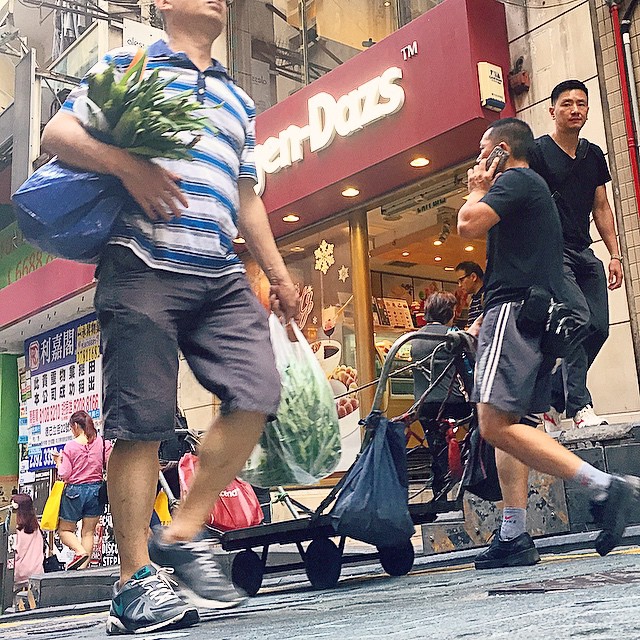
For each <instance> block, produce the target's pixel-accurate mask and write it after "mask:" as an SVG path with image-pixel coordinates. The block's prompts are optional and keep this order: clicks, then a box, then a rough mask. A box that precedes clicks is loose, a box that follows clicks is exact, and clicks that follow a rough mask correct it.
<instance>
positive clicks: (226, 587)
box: [149, 533, 244, 609]
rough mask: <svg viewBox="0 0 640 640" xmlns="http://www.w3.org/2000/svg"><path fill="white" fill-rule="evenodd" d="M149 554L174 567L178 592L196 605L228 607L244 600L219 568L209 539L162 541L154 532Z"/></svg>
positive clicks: (217, 607)
mask: <svg viewBox="0 0 640 640" xmlns="http://www.w3.org/2000/svg"><path fill="white" fill-rule="evenodd" d="M149 556H150V558H151V561H152V562H153V563H154V564H156V565H158V566H160V567H171V569H173V577H174V578H175V579H176V581H177V582H178V587H179V589H178V591H179V593H180V594H181V595H183V596H184V597H185V599H187V600H188V601H189V602H191V604H193V605H195V606H197V607H202V608H205V609H228V608H230V607H237V606H238V605H239V604H241V603H242V602H243V601H244V597H243V596H241V595H240V594H239V593H238V592H237V591H236V589H235V587H234V586H233V584H232V583H231V581H230V580H229V578H227V576H226V575H225V574H224V573H223V571H222V569H220V566H219V564H218V561H217V560H216V558H215V555H214V553H213V549H212V547H211V541H209V540H198V541H191V542H164V541H163V540H162V539H161V538H160V534H159V533H156V534H154V535H153V537H152V538H151V540H150V541H149Z"/></svg>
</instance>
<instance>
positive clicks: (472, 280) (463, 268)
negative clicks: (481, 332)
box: [456, 260, 484, 327]
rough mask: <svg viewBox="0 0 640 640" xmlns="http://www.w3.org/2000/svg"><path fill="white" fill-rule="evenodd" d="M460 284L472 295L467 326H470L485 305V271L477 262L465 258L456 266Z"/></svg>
mask: <svg viewBox="0 0 640 640" xmlns="http://www.w3.org/2000/svg"><path fill="white" fill-rule="evenodd" d="M456 277H457V279H458V286H459V287H460V288H461V289H462V290H463V291H464V292H465V293H466V294H467V295H470V296H471V302H470V303H469V313H468V315H467V327H470V326H471V325H472V324H473V323H474V322H475V321H476V320H477V319H478V318H479V317H480V316H481V315H482V309H483V307H484V271H483V270H482V267H481V266H480V265H479V264H478V263H477V262H472V261H471V260H465V261H464V262H461V263H460V264H459V265H458V266H457V267H456Z"/></svg>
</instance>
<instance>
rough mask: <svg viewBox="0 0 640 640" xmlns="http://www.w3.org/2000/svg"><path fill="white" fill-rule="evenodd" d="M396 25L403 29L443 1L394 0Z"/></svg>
mask: <svg viewBox="0 0 640 640" xmlns="http://www.w3.org/2000/svg"><path fill="white" fill-rule="evenodd" d="M396 2H397V12H398V24H399V26H401V27H403V26H404V25H405V24H408V23H409V22H411V21H412V20H415V19H416V18H417V17H419V16H421V15H422V14H423V13H426V12H427V11H429V9H433V7H435V6H436V5H438V4H441V3H442V2H444V0H396Z"/></svg>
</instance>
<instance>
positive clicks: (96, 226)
mask: <svg viewBox="0 0 640 640" xmlns="http://www.w3.org/2000/svg"><path fill="white" fill-rule="evenodd" d="M12 200H13V204H14V210H15V214H16V218H17V220H18V225H19V226H20V229H21V230H22V233H23V234H24V237H25V239H26V240H27V241H28V242H29V243H30V244H33V245H35V246H36V247H38V248H40V249H42V250H43V251H47V252H48V253H52V254H53V255H56V256H59V257H60V258H66V259H67V260H75V261H76V262H96V259H97V258H98V256H99V255H100V252H101V250H102V249H103V248H104V246H105V245H106V243H107V241H108V240H109V237H110V236H111V230H112V228H113V225H114V223H115V221H116V219H117V217H118V215H119V214H120V212H121V211H122V210H123V208H124V207H125V206H134V204H133V200H132V198H131V196H130V195H129V194H128V193H127V191H126V190H125V188H124V187H123V186H122V183H121V182H120V180H118V178H116V177H115V176H111V175H105V174H98V173H89V172H85V171H80V170H78V169H74V168H72V167H67V166H65V165H63V164H61V163H60V162H58V160H57V159H55V158H54V159H53V160H51V161H49V162H47V164H45V165H43V166H42V167H40V168H39V169H37V170H36V171H35V172H34V173H33V174H32V175H31V177H29V178H28V179H27V180H26V181H25V182H24V184H22V186H21V187H20V188H19V189H18V190H17V191H16V192H15V193H14V194H13V198H12Z"/></svg>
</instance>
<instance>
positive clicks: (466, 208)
mask: <svg viewBox="0 0 640 640" xmlns="http://www.w3.org/2000/svg"><path fill="white" fill-rule="evenodd" d="M484 195H485V193H484V192H482V191H480V190H476V191H472V192H471V193H470V194H469V199H468V200H467V201H466V202H465V203H464V205H463V206H462V208H461V209H460V211H459V212H458V233H459V234H460V236H461V237H463V238H470V239H474V238H484V236H485V235H486V234H487V231H489V229H491V227H493V225H495V224H498V222H500V217H499V216H498V214H497V213H496V212H495V211H494V210H493V209H492V208H491V207H490V206H489V205H488V204H485V203H484V202H480V199H481V198H482V197H483V196H484Z"/></svg>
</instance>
